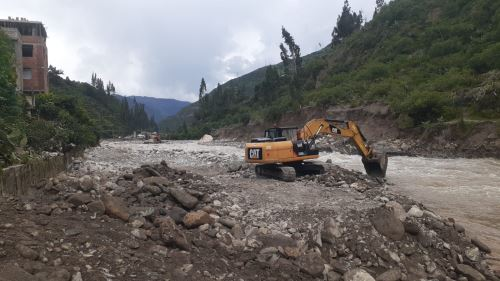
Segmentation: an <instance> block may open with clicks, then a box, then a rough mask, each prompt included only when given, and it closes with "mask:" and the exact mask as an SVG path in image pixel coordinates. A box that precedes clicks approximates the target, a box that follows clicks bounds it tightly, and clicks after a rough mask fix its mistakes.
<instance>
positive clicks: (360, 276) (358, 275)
mask: <svg viewBox="0 0 500 281" xmlns="http://www.w3.org/2000/svg"><path fill="white" fill-rule="evenodd" d="M344 280H345V281H375V279H374V278H373V277H372V276H371V275H370V274H369V273H368V272H366V270H364V269H361V268H354V269H351V270H349V271H348V272H346V273H345V274H344Z"/></svg>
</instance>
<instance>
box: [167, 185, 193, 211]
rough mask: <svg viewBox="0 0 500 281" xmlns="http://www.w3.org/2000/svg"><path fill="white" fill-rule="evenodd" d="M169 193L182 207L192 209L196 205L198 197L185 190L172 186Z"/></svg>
mask: <svg viewBox="0 0 500 281" xmlns="http://www.w3.org/2000/svg"><path fill="white" fill-rule="evenodd" d="M170 195H171V196H172V197H174V199H175V200H177V202H179V203H180V204H181V205H182V206H184V208H187V209H194V207H196V205H198V199H197V198H196V197H194V196H193V195H191V194H189V193H187V192H186V191H184V190H182V189H178V188H172V189H171V190H170Z"/></svg>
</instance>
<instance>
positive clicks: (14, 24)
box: [0, 18, 47, 38]
mask: <svg viewBox="0 0 500 281" xmlns="http://www.w3.org/2000/svg"><path fill="white" fill-rule="evenodd" d="M0 27H7V28H17V29H18V30H19V33H21V35H23V36H42V37H44V38H47V31H46V30H45V26H43V23H42V22H39V21H29V20H27V19H24V18H21V19H11V18H9V19H6V20H5V19H0Z"/></svg>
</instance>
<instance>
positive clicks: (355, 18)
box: [332, 0, 363, 47]
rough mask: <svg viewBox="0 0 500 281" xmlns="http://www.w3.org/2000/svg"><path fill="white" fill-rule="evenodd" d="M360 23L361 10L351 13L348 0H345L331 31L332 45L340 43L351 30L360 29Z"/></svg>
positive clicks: (361, 20)
mask: <svg viewBox="0 0 500 281" xmlns="http://www.w3.org/2000/svg"><path fill="white" fill-rule="evenodd" d="M362 25H363V15H362V13H361V11H359V13H358V14H356V13H355V12H352V13H351V6H350V5H349V1H348V0H345V2H344V7H343V8H342V14H340V15H339V17H338V18H337V26H336V27H335V28H334V29H333V32H332V47H333V46H335V45H338V44H340V43H342V41H343V40H344V39H345V38H347V37H349V35H351V34H352V33H353V32H355V31H358V30H360V29H361V26H362Z"/></svg>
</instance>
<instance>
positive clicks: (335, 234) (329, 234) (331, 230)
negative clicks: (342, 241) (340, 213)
mask: <svg viewBox="0 0 500 281" xmlns="http://www.w3.org/2000/svg"><path fill="white" fill-rule="evenodd" d="M340 237H342V229H341V228H340V227H339V225H338V224H337V222H336V221H335V219H333V218H328V219H327V220H326V221H325V222H324V224H323V231H321V240H322V241H323V242H325V243H329V244H333V243H334V242H335V239H336V238H340Z"/></svg>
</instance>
